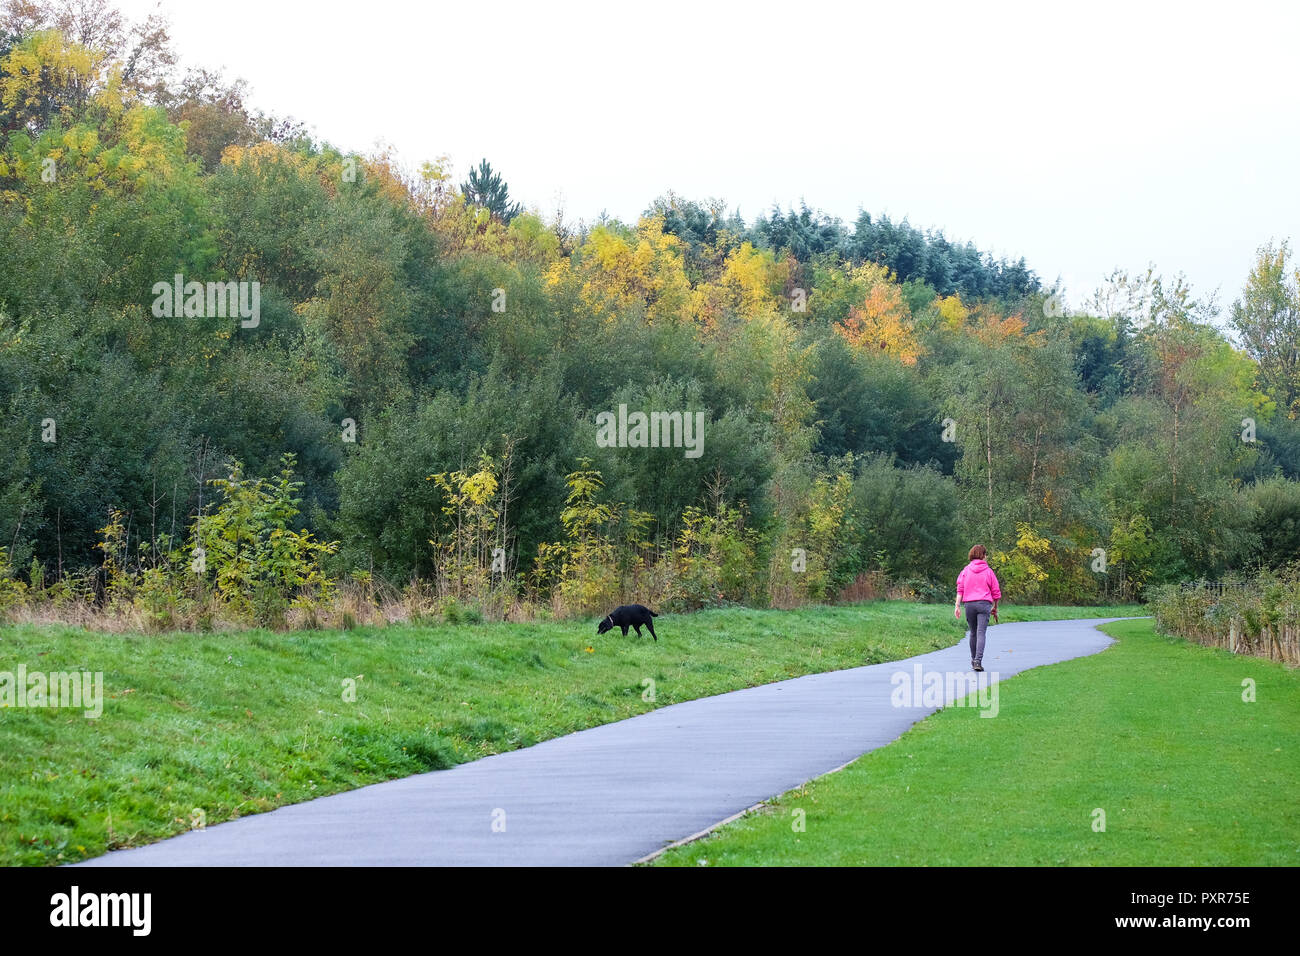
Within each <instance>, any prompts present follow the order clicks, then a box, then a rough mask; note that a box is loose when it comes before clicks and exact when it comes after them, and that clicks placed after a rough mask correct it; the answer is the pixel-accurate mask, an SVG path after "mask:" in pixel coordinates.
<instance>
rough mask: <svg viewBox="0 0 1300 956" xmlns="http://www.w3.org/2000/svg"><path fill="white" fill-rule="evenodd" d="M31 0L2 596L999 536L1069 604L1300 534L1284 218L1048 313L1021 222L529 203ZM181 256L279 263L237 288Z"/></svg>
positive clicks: (989, 541) (916, 586)
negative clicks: (1010, 241) (1251, 237)
mask: <svg viewBox="0 0 1300 956" xmlns="http://www.w3.org/2000/svg"><path fill="white" fill-rule="evenodd" d="M9 10H10V12H9V17H8V20H7V21H6V22H5V24H4V25H3V26H0V32H3V34H4V36H5V37H6V38H5V39H3V40H0V136H2V137H3V149H2V151H0V248H3V250H4V262H3V267H2V268H0V436H2V437H0V549H3V552H4V556H3V564H4V566H5V568H6V569H7V571H5V572H0V573H7V574H8V578H7V580H8V581H9V582H10V584H9V590H8V592H5V593H9V594H10V595H11V598H10V600H11V601H12V600H15V598H13V597H12V596H13V595H15V594H16V593H17V591H18V588H19V585H22V587H23V588H24V589H25V591H26V593H28V594H29V595H30V594H31V593H34V592H36V591H44V590H48V589H49V587H50V586H52V583H53V582H68V581H70V582H76V581H80V582H81V583H80V584H77V585H76V586H75V587H74V586H73V585H72V584H68V585H67V587H66V588H65V591H67V593H71V592H72V591H76V592H77V593H78V594H80V595H82V598H87V599H89V598H93V599H94V600H95V601H97V602H100V603H102V602H105V601H111V600H113V594H114V593H116V594H118V595H124V594H134V595H135V596H134V597H132V598H131V600H135V598H136V597H138V592H139V589H140V588H142V587H143V586H144V584H145V581H146V576H147V575H149V574H150V573H152V575H153V577H152V582H153V586H155V588H162V590H163V591H165V592H166V593H167V594H170V595H172V596H173V597H174V598H175V599H176V600H181V599H184V600H193V601H198V602H200V603H202V602H207V601H211V600H219V601H222V602H225V603H226V604H230V605H232V606H234V605H240V606H241V607H243V608H244V610H248V609H249V608H251V607H252V604H253V603H254V597H256V595H258V594H261V595H262V597H261V598H257V600H258V601H262V600H263V598H265V601H263V603H264V604H265V605H266V607H268V608H271V609H272V610H271V611H270V612H267V613H268V614H271V616H272V617H274V616H275V615H276V614H280V613H282V612H283V610H284V608H285V607H287V606H289V604H291V603H292V600H294V599H295V594H294V593H291V592H294V591H295V589H302V588H307V589H309V590H310V589H313V588H314V589H315V590H316V593H317V594H318V596H319V595H320V594H321V593H323V592H325V591H328V590H329V588H330V587H332V583H331V582H333V581H335V580H339V579H344V580H345V581H346V580H351V581H361V582H363V583H364V585H365V588H380V589H382V588H390V589H401V588H403V587H407V586H409V585H410V582H412V581H416V582H417V587H418V588H425V589H428V590H429V591H430V592H431V593H433V594H435V596H437V597H439V599H444V598H446V599H450V598H453V597H454V598H456V599H457V600H459V601H461V602H462V603H464V602H466V601H468V602H471V603H478V604H480V605H484V606H486V605H491V607H494V608H498V609H500V608H506V607H508V606H509V605H510V604H511V602H529V603H531V604H534V605H536V604H539V603H547V602H549V603H550V604H551V605H552V606H553V607H554V608H555V609H556V610H558V611H561V612H564V611H572V610H586V609H592V608H596V607H600V606H602V605H604V604H609V603H610V602H611V601H613V602H614V603H617V599H628V600H631V599H633V597H635V596H637V595H645V594H653V595H660V596H665V597H666V599H668V600H671V601H674V602H677V603H678V604H679V605H680V606H700V605H702V604H707V603H718V602H722V601H750V602H758V603H775V604H781V605H786V604H792V603H798V602H799V601H802V600H820V599H831V598H834V597H835V596H836V595H843V594H853V593H867V591H872V590H874V589H875V588H876V587H877V585H878V584H879V583H880V582H886V581H892V582H896V583H901V584H903V585H905V586H906V587H908V588H909V589H910V590H911V591H912V592H914V593H919V594H922V595H924V594H929V593H937V590H936V589H937V588H940V587H943V588H950V586H951V584H950V582H951V579H952V577H953V576H954V575H955V573H956V570H957V569H958V568H959V567H960V565H961V564H962V562H963V558H964V556H965V553H966V550H967V549H968V548H969V546H970V544H972V543H975V542H976V541H980V542H983V543H985V544H986V545H988V546H989V548H990V551H991V552H992V556H993V560H994V563H995V566H997V567H998V568H999V573H1000V575H1001V576H1002V577H1003V580H1004V584H1005V587H1006V590H1007V593H1008V595H1009V596H1014V598H1016V599H1019V600H1026V601H1035V600H1051V601H1063V602H1069V601H1078V602H1087V601H1090V600H1098V599H1103V598H1105V599H1108V600H1113V599H1120V598H1129V597H1133V596H1140V595H1141V594H1142V592H1143V589H1144V588H1145V587H1146V586H1148V585H1150V584H1152V583H1160V582H1168V581H1176V580H1180V579H1183V578H1186V577H1201V576H1208V577H1216V576H1219V575H1221V574H1223V573H1225V572H1226V571H1228V570H1230V569H1235V568H1243V569H1244V568H1250V567H1254V566H1258V565H1264V566H1269V567H1280V566H1282V565H1284V564H1286V563H1287V562H1288V561H1289V560H1291V559H1293V558H1294V557H1295V556H1296V555H1297V553H1300V485H1297V478H1300V426H1298V425H1297V421H1296V415H1297V414H1300V372H1298V371H1297V367H1296V358H1295V356H1296V354H1297V343H1300V330H1298V328H1297V326H1298V325H1300V319H1298V318H1297V316H1298V315H1300V292H1297V278H1296V274H1295V268H1294V265H1293V263H1292V261H1291V259H1290V253H1289V249H1288V247H1287V246H1286V245H1285V243H1283V244H1281V245H1271V246H1266V247H1264V248H1262V249H1261V250H1260V254H1259V260H1258V263H1257V265H1256V267H1255V269H1254V270H1253V271H1252V272H1251V274H1250V275H1249V276H1247V277H1243V278H1244V287H1243V292H1242V294H1241V297H1240V298H1239V299H1238V300H1237V302H1236V303H1235V304H1234V305H1233V307H1232V308H1231V310H1230V311H1229V312H1228V313H1227V314H1225V315H1220V313H1219V312H1218V311H1217V310H1216V309H1215V308H1214V306H1213V305H1212V304H1211V303H1207V302H1204V301H1202V300H1200V299H1198V298H1197V297H1196V295H1195V294H1194V293H1193V291H1192V290H1190V289H1188V288H1187V287H1186V286H1185V284H1183V283H1182V282H1181V281H1179V280H1173V281H1170V280H1166V279H1163V278H1162V277H1160V276H1158V275H1157V274H1155V273H1154V272H1150V271H1149V272H1147V273H1146V274H1139V275H1123V274H1117V275H1116V276H1114V277H1112V279H1111V281H1109V282H1108V283H1107V285H1106V287H1105V288H1104V289H1103V290H1101V291H1100V292H1099V293H1098V295H1097V296H1096V297H1095V299H1094V300H1093V301H1091V302H1089V303H1087V304H1086V307H1084V308H1083V309H1081V310H1076V311H1073V312H1069V313H1067V312H1066V311H1065V309H1064V308H1063V306H1062V303H1061V301H1060V299H1059V298H1057V297H1056V296H1055V295H1054V294H1053V291H1054V290H1050V289H1045V288H1044V287H1043V286H1042V284H1041V282H1040V281H1039V280H1038V278H1037V277H1036V276H1035V275H1034V274H1033V273H1032V272H1031V271H1029V270H1028V269H1027V268H1026V267H1025V265H1024V263H1023V261H1021V262H1016V263H1007V262H1005V261H994V260H992V259H991V258H990V257H988V256H986V255H983V254H981V253H979V252H978V251H977V250H976V249H975V248H974V247H973V246H970V245H963V246H956V245H952V244H949V243H948V242H947V241H946V240H944V239H943V237H942V235H941V234H938V233H934V234H923V233H920V232H918V231H916V230H914V229H912V228H911V227H910V226H908V225H907V224H906V223H903V224H901V225H895V224H892V223H890V222H889V220H888V219H883V218H882V219H879V220H874V219H872V218H871V217H869V216H867V215H866V214H863V215H862V216H861V217H860V218H859V220H858V221H857V222H856V223H855V224H854V227H853V229H852V230H848V229H845V228H844V227H842V226H841V224H839V223H837V222H836V221H834V220H832V219H828V218H826V217H824V216H821V215H818V214H815V213H812V212H810V211H809V210H807V209H806V208H805V209H803V210H801V211H799V212H797V213H796V212H793V211H790V212H787V213H782V212H781V211H779V210H777V211H774V212H773V213H771V214H770V215H769V216H766V217H763V218H760V219H759V220H757V221H756V222H754V223H753V224H751V225H746V224H745V223H744V222H743V221H741V220H740V219H739V218H738V217H736V216H734V215H733V214H729V213H727V211H726V209H725V207H724V206H722V205H721V204H719V203H707V204H699V203H693V202H688V201H684V200H681V199H679V198H677V197H673V196H668V197H663V198H661V199H659V200H656V201H655V202H654V203H653V204H652V205H651V206H650V207H649V209H648V210H647V212H646V214H645V215H644V216H642V217H641V218H640V219H639V220H638V221H637V222H635V223H623V222H618V221H600V222H595V223H583V222H577V223H573V222H568V221H564V220H562V219H554V220H551V221H545V220H543V219H542V218H541V217H539V216H538V215H537V214H536V213H533V212H528V211H524V210H521V209H520V208H518V206H517V205H516V202H515V201H514V200H513V199H512V197H510V195H509V188H508V184H507V183H506V182H505V181H504V179H503V177H502V176H501V175H500V174H499V173H498V172H496V171H494V170H492V168H491V167H490V165H489V164H487V163H486V162H485V163H483V164H480V165H479V166H478V167H477V168H476V169H474V170H472V171H471V172H470V173H469V176H468V178H467V179H466V180H465V181H463V182H462V183H460V185H459V186H458V185H456V184H455V179H456V177H454V176H453V171H452V168H451V166H450V163H449V162H448V161H447V160H446V159H445V158H441V159H438V160H435V161H433V162H429V163H425V164H423V165H422V166H420V167H419V169H416V170H409V169H406V168H404V167H403V166H402V165H401V164H400V163H398V162H397V160H396V158H395V157H393V156H391V155H386V154H378V155H370V156H358V155H351V154H344V153H341V152H340V151H338V150H336V149H334V148H333V147H331V146H329V145H328V144H322V143H318V142H314V141H312V140H311V139H310V138H309V137H307V136H305V135H304V134H303V133H302V129H301V127H300V125H299V124H297V123H295V122H293V121H289V120H284V119H281V118H277V117H272V116H266V115H263V114H260V113H256V112H255V111H253V110H251V108H249V107H248V106H247V105H246V102H245V99H246V97H245V91H244V90H243V88H242V86H241V85H239V84H227V83H225V82H224V81H223V80H222V79H221V78H220V77H219V76H214V75H212V74H209V73H205V72H202V71H191V72H190V73H188V74H185V75H184V76H183V77H182V78H181V79H179V80H178V79H175V76H174V75H175V68H174V63H175V57H174V55H173V54H172V52H171V51H170V49H169V40H168V38H167V35H166V29H165V25H164V24H161V23H159V22H156V21H152V20H151V21H147V22H146V23H144V24H140V25H137V26H132V25H130V24H128V23H126V22H124V21H122V20H121V19H120V18H116V19H114V17H115V16H116V15H115V14H114V13H113V12H112V11H111V9H110V8H106V7H93V6H92V7H87V6H84V5H80V4H78V5H71V4H68V5H58V4H55V5H50V6H44V7H42V6H39V5H32V4H21V5H16V4H11V5H10V8H9ZM87 10H90V13H87V12H86V11H87ZM95 11H98V13H96V12H95ZM177 276H180V277H181V279H180V280H177V279H176V277H177ZM177 281H179V283H180V287H181V290H182V292H183V293H184V295H183V298H184V299H185V301H184V302H180V301H177V302H176V303H174V304H175V306H176V308H175V309H174V310H173V311H171V312H170V313H164V314H163V316H162V317H160V310H158V309H157V308H156V306H157V304H158V299H159V297H160V296H163V297H165V296H166V295H168V294H170V293H168V292H166V291H159V290H160V289H162V290H170V289H171V288H173V287H174V284H175V283H177ZM191 282H196V283H200V284H202V287H204V288H206V287H207V285H208V284H213V285H218V284H219V285H220V287H221V289H223V290H224V289H226V288H227V286H226V284H227V283H232V284H233V285H230V286H229V287H228V288H229V290H230V291H231V293H232V295H233V294H234V293H235V292H236V291H237V290H240V289H243V290H247V289H249V288H250V287H251V284H252V283H257V296H256V301H257V303H258V314H257V315H256V316H255V321H254V319H253V318H249V317H248V316H243V315H232V314H231V313H230V312H227V313H226V315H225V317H213V316H212V315H210V314H206V313H205V309H206V307H207V303H208V301H209V299H207V298H205V297H204V296H203V295H199V296H198V297H197V298H194V297H193V296H191V295H190V293H189V292H187V291H185V290H187V289H188V288H189V283H191ZM240 283H244V284H245V285H244V286H240ZM237 299H238V297H237V296H236V299H232V301H236V300H237ZM248 300H249V297H247V296H246V297H245V299H244V300H243V301H248ZM191 306H193V308H190V307H191ZM169 308H170V306H169ZM187 312H188V313H189V314H188V315H187ZM165 314H170V315H171V316H172V317H170V318H169V317H165ZM1225 321H1226V322H1230V323H1231V324H1232V326H1233V327H1235V328H1236V330H1237V333H1238V337H1239V339H1240V341H1241V343H1242V346H1240V347H1239V346H1237V345H1234V344H1233V343H1232V342H1231V341H1229V339H1228V337H1227V336H1226V335H1225V333H1224V331H1222V330H1221V328H1220V323H1222V322H1225ZM622 406H625V407H626V411H627V412H628V413H636V412H641V413H645V414H650V413H656V412H657V413H665V414H668V413H682V415H683V416H689V418H690V420H691V421H694V420H695V416H696V415H702V416H703V443H702V446H701V449H700V454H699V455H698V456H688V455H687V454H685V450H684V449H683V447H681V446H680V445H677V446H671V443H670V447H636V445H637V441H636V439H635V437H633V438H631V439H630V440H626V441H624V442H623V443H622V447H620V446H619V444H618V443H614V444H612V445H611V443H610V442H608V441H605V440H603V439H602V436H601V434H600V432H599V429H598V425H597V422H598V417H599V416H600V415H601V413H606V412H608V413H611V414H618V413H619V411H620V408H621V407H622ZM625 437H626V436H625ZM286 455H289V456H291V458H290V459H289V461H290V464H289V466H288V467H289V468H290V469H291V470H290V472H288V473H286V472H285V468H286V464H285V456H286ZM438 476H441V478H439V477H438ZM575 476H577V477H575ZM582 476H586V477H585V478H584V477H582ZM258 481H262V482H265V483H266V484H264V485H258V484H256V482H258ZM575 481H576V482H577V483H578V487H577V488H576V489H575V484H574V483H575ZM466 482H468V484H465V483H466ZM250 483H251V484H250ZM290 487H291V488H292V490H291V491H289V490H285V489H289V488H290ZM275 488H279V489H281V490H280V491H275V490H274V489H275ZM241 489H242V492H241ZM236 492H240V493H243V492H247V493H244V494H242V497H240V494H237V493H236ZM277 494H278V495H279V496H280V497H279V499H278V500H279V504H272V503H268V502H273V501H275V500H277V499H276V495H277ZM575 494H578V495H579V497H578V498H577V499H575V498H574V495H575ZM584 495H585V497H583V496H584ZM235 503H239V507H238V508H236V511H238V512H239V513H238V514H234V515H232V514H231V513H230V512H229V509H231V508H233V507H235ZM223 509H225V510H224V511H223ZM240 509H242V510H240ZM575 509H576V510H575ZM218 515H223V517H222V519H221V521H220V524H219V527H221V528H223V529H228V533H227V534H226V535H225V536H224V537H223V536H222V535H218V537H217V538H213V537H211V534H210V529H211V526H213V525H214V524H216V521H215V519H216V516H218ZM578 519H580V520H579V523H578V524H574V521H575V520H578ZM205 524H207V525H208V526H209V530H207V531H205V530H204V526H205ZM290 534H292V535H295V536H297V537H296V538H294V539H293V540H289V539H288V538H287V537H286V536H287V535H290ZM306 535H310V537H305V536H306ZM223 541H224V542H225V543H224V545H223V544H222V543H221V542H223ZM295 542H297V543H296V544H295ZM335 543H336V544H335ZM318 546H319V547H318ZM223 548H224V549H225V550H223ZM285 548H289V551H287V552H286V551H285ZM277 549H278V550H277ZM295 549H296V550H295ZM196 551H202V552H203V556H204V559H205V560H203V561H196ZM223 555H224V557H223ZM286 555H288V556H287V557H286ZM222 561H225V562H227V563H226V564H225V565H223V564H222ZM801 562H802V565H801ZM196 568H199V569H200V570H196ZM223 568H224V569H225V570H224V572H223V571H222V569H223ZM222 573H224V574H225V578H224V579H223V578H221V574H222ZM78 576H80V577H78ZM223 581H224V582H225V586H224V588H223ZM232 582H233V583H232ZM855 582H856V585H855ZM864 582H871V583H870V584H869V585H868V584H866V583H864ZM37 584H39V585H40V587H36V585H37ZM855 587H856V588H857V590H856V591H855V590H854V588H855ZM68 589H71V590H68ZM78 589H79V590H78ZM232 589H233V590H232ZM60 595H62V596H61V597H60V599H63V598H66V597H67V594H66V593H64V592H60ZM214 595H215V596H216V597H214ZM164 603H165V602H164ZM250 613H251V612H250ZM493 613H496V612H495V611H494V612H493ZM502 613H504V611H503V612H502ZM261 616H263V617H265V616H266V614H262V615H261Z"/></svg>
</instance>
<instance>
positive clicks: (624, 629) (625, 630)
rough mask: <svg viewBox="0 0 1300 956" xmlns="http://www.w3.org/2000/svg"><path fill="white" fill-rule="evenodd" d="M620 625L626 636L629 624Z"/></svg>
mask: <svg viewBox="0 0 1300 956" xmlns="http://www.w3.org/2000/svg"><path fill="white" fill-rule="evenodd" d="M619 627H621V628H623V636H624V637H627V625H626V624H620V625H619Z"/></svg>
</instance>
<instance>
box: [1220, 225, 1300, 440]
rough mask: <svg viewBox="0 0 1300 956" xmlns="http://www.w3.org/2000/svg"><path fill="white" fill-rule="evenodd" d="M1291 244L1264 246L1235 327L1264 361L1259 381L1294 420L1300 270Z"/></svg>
mask: <svg viewBox="0 0 1300 956" xmlns="http://www.w3.org/2000/svg"><path fill="white" fill-rule="evenodd" d="M1289 256H1290V249H1289V248H1288V246H1287V243H1286V242H1282V243H1281V245H1279V246H1277V247H1274V246H1273V244H1272V243H1269V244H1268V245H1266V246H1263V247H1261V248H1260V249H1259V251H1258V253H1257V255H1256V258H1255V265H1254V266H1253V267H1252V268H1251V270H1250V277H1249V278H1248V279H1247V280H1246V288H1245V289H1244V290H1243V291H1242V296H1241V298H1240V299H1238V300H1237V301H1236V302H1234V303H1233V306H1232V327H1233V328H1234V329H1235V330H1236V331H1237V334H1238V335H1240V336H1241V340H1242V344H1243V345H1244V346H1245V349H1246V352H1247V353H1248V354H1249V355H1250V357H1251V358H1253V359H1254V360H1255V361H1256V362H1258V363H1259V383H1260V385H1261V386H1262V387H1263V388H1264V390H1265V391H1267V392H1268V393H1269V395H1271V396H1272V397H1273V400H1274V401H1276V402H1277V406H1278V408H1279V409H1280V410H1281V411H1282V412H1284V413H1285V414H1286V415H1288V416H1289V417H1291V418H1295V417H1296V416H1297V415H1300V268H1297V269H1290V268H1289V264H1288V262H1287V259H1288V258H1289Z"/></svg>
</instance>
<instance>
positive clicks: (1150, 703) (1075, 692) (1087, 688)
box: [659, 620, 1300, 866]
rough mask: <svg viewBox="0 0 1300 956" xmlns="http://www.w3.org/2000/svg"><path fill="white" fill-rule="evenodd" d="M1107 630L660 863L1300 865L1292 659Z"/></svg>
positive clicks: (1127, 628)
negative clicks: (1102, 643)
mask: <svg viewBox="0 0 1300 956" xmlns="http://www.w3.org/2000/svg"><path fill="white" fill-rule="evenodd" d="M1103 630H1105V631H1106V632H1107V633H1109V634H1111V635H1112V636H1113V637H1116V638H1118V640H1119V643H1118V644H1115V645H1113V646H1111V647H1110V648H1108V649H1107V650H1105V651H1104V652H1102V653H1101V654H1097V655H1094V656H1091V657H1085V658H1081V659H1078V660H1074V661H1068V662H1065V663H1062V664H1056V665H1053V666H1051V667H1045V668H1038V669H1035V670H1032V671H1028V672H1026V673H1024V674H1021V675H1019V676H1017V677H1014V678H1011V679H1010V680H1008V681H1007V682H1006V683H1004V684H1003V685H1002V688H1001V691H1000V694H999V697H1000V704H1001V710H1000V712H999V715H998V717H996V718H994V719H987V718H981V717H980V716H979V712H978V710H976V709H973V708H949V709H947V710H943V711H940V712H939V713H937V714H935V715H933V716H932V717H929V718H927V719H926V720H924V721H922V722H921V723H919V724H917V725H916V726H915V727H913V728H912V729H911V730H909V731H908V732H907V733H906V734H904V735H903V736H902V737H901V738H899V739H898V740H897V741H895V742H894V743H892V744H890V745H889V746H887V747H883V748H881V749H879V750H876V751H873V752H872V753H870V754H867V755H866V756H864V757H862V758H861V759H860V760H858V761H856V762H855V763H853V764H852V765H851V766H849V767H847V768H846V769H844V770H843V771H841V772H839V773H836V774H831V775H829V776H826V777H823V778H820V779H819V780H817V781H814V782H812V783H811V784H809V785H807V786H806V787H804V788H801V789H799V790H795V791H791V792H790V793H788V794H785V795H783V796H782V797H781V798H780V799H778V800H776V801H774V802H773V803H772V804H769V805H767V806H765V807H764V808H763V809H762V810H760V811H756V812H755V813H753V814H750V815H749V816H747V817H745V818H743V819H741V820H739V821H737V822H736V823H735V824H732V825H730V826H728V827H725V828H723V829H721V830H719V831H718V832H717V833H716V834H715V835H713V836H710V837H708V838H706V839H704V840H700V841H697V842H696V843H693V844H689V845H687V846H685V847H681V848H679V849H677V850H674V851H671V852H670V853H668V854H666V855H665V856H664V857H662V858H660V861H659V862H660V863H661V864H665V865H678V866H695V865H705V864H706V863H707V864H709V865H755V864H761V865H836V864H855V865H856V864H865V865H891V864H911V865H990V864H993V865H1078V864H1082V865H1124V866H1126V865H1187V866H1192V865H1198V866H1199V865H1250V864H1260V865H1289V866H1295V865H1300V805H1297V802H1296V800H1295V794H1296V792H1297V791H1298V790H1300V672H1297V671H1288V670H1287V669H1286V668H1284V667H1283V666H1282V665H1281V664H1277V663H1272V662H1268V661H1263V660H1260V659H1257V658H1250V657H1235V656H1233V655H1231V654H1229V653H1227V652H1225V651H1219V650H1212V649H1209V648H1204V647H1200V646H1197V645H1194V644H1190V643H1188V642H1186V641H1183V640H1181V639H1178V638H1166V637H1163V636H1160V635H1157V634H1156V633H1155V630H1154V627H1153V625H1152V623H1151V621H1149V620H1146V621H1125V622H1116V623H1115V624H1111V625H1107V626H1105V627H1104V628H1103ZM1245 678H1252V679H1253V680H1254V681H1255V682H1256V694H1257V700H1256V701H1255V702H1254V703H1245V702H1243V700H1242V694H1243V687H1242V681H1243V679H1245ZM796 808H802V809H804V810H805V811H806V831H805V832H803V833H795V832H794V831H793V828H792V820H793V819H794V815H793V812H792V811H793V810H794V809H796ZM1096 808H1101V809H1103V810H1105V812H1106V830H1105V832H1104V833H1100V832H1094V831H1093V829H1092V822H1093V811H1094V809H1096Z"/></svg>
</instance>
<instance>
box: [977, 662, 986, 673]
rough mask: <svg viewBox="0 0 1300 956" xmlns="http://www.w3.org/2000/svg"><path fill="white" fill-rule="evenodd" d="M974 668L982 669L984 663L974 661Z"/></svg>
mask: <svg viewBox="0 0 1300 956" xmlns="http://www.w3.org/2000/svg"><path fill="white" fill-rule="evenodd" d="M975 670H977V671H982V670H984V665H983V664H981V663H980V662H979V661H976V662H975Z"/></svg>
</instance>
